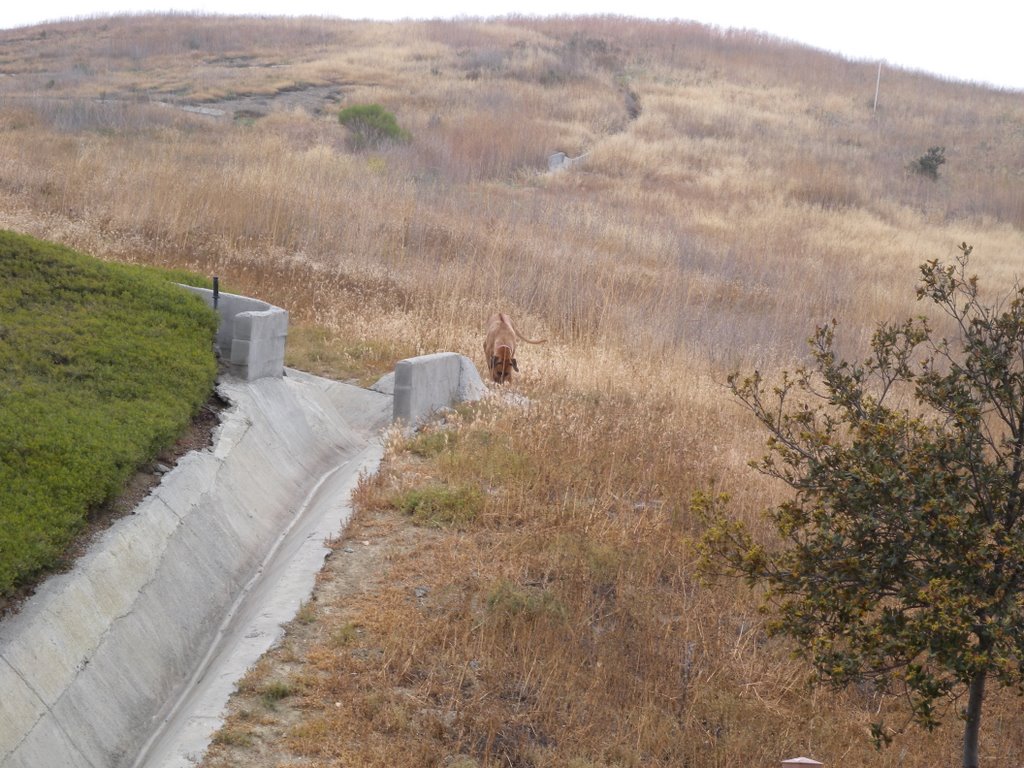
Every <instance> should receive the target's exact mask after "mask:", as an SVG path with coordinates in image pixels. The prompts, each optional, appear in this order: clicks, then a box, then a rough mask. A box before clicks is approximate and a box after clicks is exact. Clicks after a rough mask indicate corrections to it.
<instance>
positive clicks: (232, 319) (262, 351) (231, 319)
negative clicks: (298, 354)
mask: <svg viewBox="0 0 1024 768" xmlns="http://www.w3.org/2000/svg"><path fill="white" fill-rule="evenodd" d="M183 287H184V288H187V289H188V290H190V291H192V292H193V293H196V294H198V295H199V296H202V297H203V299H204V300H205V301H206V304H207V305H208V306H210V307H212V306H213V291H211V290H208V289H206V288H195V287H193V286H190V285H186V286H183ZM216 309H217V312H218V314H219V315H220V327H219V328H218V329H217V340H216V344H217V351H218V353H219V354H220V356H221V359H222V360H226V361H227V362H228V365H229V366H230V371H231V373H232V374H233V375H235V376H238V377H239V378H240V379H245V380H246V381H252V380H253V379H260V378H263V377H264V376H281V375H282V373H283V372H284V347H285V341H286V340H287V338H288V312H287V311H286V310H283V309H281V308H280V307H275V306H274V305H273V304H268V303H267V302H265V301H260V300H259V299H252V298H249V297H248V296H237V295H235V294H233V293H219V294H218V297H217V307H216Z"/></svg>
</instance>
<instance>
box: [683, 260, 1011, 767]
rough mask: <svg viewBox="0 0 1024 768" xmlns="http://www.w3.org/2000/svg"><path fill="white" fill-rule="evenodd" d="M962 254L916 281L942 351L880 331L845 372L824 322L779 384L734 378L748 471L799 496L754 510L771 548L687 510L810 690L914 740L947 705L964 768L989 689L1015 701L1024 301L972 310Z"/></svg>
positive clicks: (881, 731)
mask: <svg viewBox="0 0 1024 768" xmlns="http://www.w3.org/2000/svg"><path fill="white" fill-rule="evenodd" d="M970 253H971V248H970V247H969V246H967V245H966V244H963V245H961V246H960V253H959V254H958V255H957V258H956V260H955V263H953V264H951V265H943V264H940V263H939V262H938V261H930V262H927V263H925V264H924V265H922V267H921V275H922V279H921V282H920V286H919V288H918V299H919V300H920V299H927V300H930V301H931V302H934V304H935V305H936V306H937V307H939V308H940V309H941V310H942V311H943V312H945V314H947V315H948V316H949V317H950V318H951V319H952V322H953V325H954V326H955V328H956V334H954V338H953V339H952V340H949V339H946V338H938V337H937V334H936V333H935V332H934V331H933V330H932V328H931V327H930V326H929V324H928V322H927V321H926V320H925V319H924V318H916V319H911V320H907V321H905V322H903V323H897V324H881V325H880V326H879V327H878V328H877V330H876V332H875V334H874V336H873V339H872V342H871V354H870V356H869V357H868V358H867V359H866V360H864V361H863V362H860V363H850V362H846V361H843V360H841V359H839V357H838V356H837V354H836V352H835V348H834V330H835V323H834V321H833V323H832V324H831V325H829V326H826V327H823V328H819V329H818V330H817V331H816V333H815V334H814V336H813V337H812V339H811V348H812V359H813V364H810V365H808V366H807V367H804V368H799V369H797V370H796V372H795V373H794V374H789V373H787V374H785V375H784V376H783V377H782V380H781V383H780V384H778V385H777V386H774V387H773V386H769V385H767V384H766V383H765V382H764V380H763V379H762V377H761V376H760V375H759V374H758V373H756V372H755V373H754V374H753V375H752V376H747V377H740V376H739V375H738V374H733V376H731V377H730V379H729V384H730V388H731V390H732V392H733V393H734V395H735V396H736V397H737V398H738V400H739V401H740V402H741V403H742V404H744V405H745V406H746V407H747V408H748V409H749V410H750V411H751V412H752V413H753V414H754V416H756V417H757V419H758V420H759V421H760V423H761V424H762V425H763V426H764V427H765V428H766V430H767V432H768V436H769V439H768V453H767V454H766V455H765V456H764V457H763V458H762V459H761V460H760V461H759V462H758V463H756V464H755V466H756V467H757V468H758V469H759V470H760V471H761V472H763V473H765V474H766V475H768V476H771V477H774V478H778V479H779V480H782V481H783V482H784V483H786V484H787V485H788V486H789V487H790V488H791V489H792V490H793V491H794V493H793V495H792V497H791V499H790V500H788V501H786V502H784V503H782V504H780V505H779V506H777V507H775V508H773V509H770V510H768V512H767V517H768V519H769V520H770V522H771V523H772V527H773V528H774V529H775V531H777V533H778V534H779V538H780V540H781V545H779V546H774V545H773V546H769V545H766V544H760V543H758V542H757V541H756V540H755V538H754V537H753V536H752V535H751V533H750V531H749V530H748V529H747V528H745V527H744V526H743V525H742V524H740V523H738V522H736V521H734V520H732V519H730V517H729V516H728V515H727V514H726V509H725V506H724V503H725V501H726V499H725V497H719V498H717V499H716V498H710V497H706V496H705V497H700V498H698V499H697V500H696V503H697V505H698V507H700V508H701V510H702V511H703V513H704V514H705V516H706V518H707V519H708V521H709V527H708V530H707V532H706V534H705V537H704V540H703V543H702V545H703V547H704V555H705V564H706V565H711V566H712V567H719V568H720V567H721V566H725V567H724V570H725V571H726V572H729V573H732V574H739V575H742V576H744V577H746V578H747V579H748V580H749V581H750V582H751V583H760V584H763V585H765V586H766V590H765V604H764V607H765V609H766V610H767V611H768V612H769V614H770V616H771V620H770V623H769V629H770V631H772V632H774V633H780V634H782V635H786V636H789V637H791V638H793V639H794V640H795V641H796V642H797V645H798V648H799V649H800V652H801V653H803V654H804V655H805V656H806V657H807V658H808V659H809V660H810V661H811V662H812V663H813V665H814V667H815V668H816V670H817V671H818V672H819V673H820V675H821V678H822V680H823V681H827V682H830V683H831V684H833V685H835V686H836V687H844V686H846V685H848V684H851V683H855V682H859V683H864V682H871V683H873V684H874V685H875V686H876V689H877V690H878V691H879V692H881V693H890V694H895V693H898V694H902V695H904V696H905V697H906V699H907V700H908V701H909V704H910V712H909V715H910V718H912V719H913V720H916V721H917V722H918V723H920V724H921V725H923V726H924V727H926V728H929V729H931V728H934V727H935V726H936V725H937V724H938V722H939V714H940V712H939V710H940V708H941V707H942V705H943V703H955V702H959V705H957V704H954V705H955V706H962V707H963V709H962V712H961V714H962V716H963V719H964V723H965V726H964V738H963V765H964V766H965V768H976V766H977V765H978V759H979V726H980V724H981V713H982V703H983V700H984V695H985V685H986V682H987V681H989V680H994V681H996V682H998V683H999V684H1001V685H1004V686H1009V687H1012V688H1016V689H1018V690H1021V691H1024V484H1022V476H1024V288H1022V287H1021V286H1020V285H1016V286H1015V287H1014V289H1013V290H1012V292H1011V293H1010V294H1009V295H1008V296H1006V297H1005V298H1004V299H1003V300H1002V301H999V302H997V303H996V304H994V305H993V304H986V303H984V302H982V300H981V299H980V298H979V293H978V283H977V278H976V277H973V276H972V277H968V276H967V267H968V261H969V256H970ZM964 696H966V703H965V704H964V703H963V699H964ZM908 721H909V718H908ZM872 731H873V735H874V737H875V739H876V741H877V742H878V743H879V744H881V743H887V742H888V741H889V740H890V739H891V738H892V734H893V733H894V730H893V729H891V728H888V727H886V726H885V724H883V723H876V724H875V725H874V726H873V727H872ZM895 732H898V729H897V730H896V731H895Z"/></svg>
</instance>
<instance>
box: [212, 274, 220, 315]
mask: <svg viewBox="0 0 1024 768" xmlns="http://www.w3.org/2000/svg"><path fill="white" fill-rule="evenodd" d="M219 298H220V278H219V277H214V278H213V308H214V309H216V308H217V300H218V299H219Z"/></svg>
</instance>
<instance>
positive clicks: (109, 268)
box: [0, 231, 217, 595]
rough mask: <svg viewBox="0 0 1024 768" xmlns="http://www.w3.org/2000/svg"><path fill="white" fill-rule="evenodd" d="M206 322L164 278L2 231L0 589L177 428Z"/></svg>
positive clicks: (45, 554)
mask: <svg viewBox="0 0 1024 768" xmlns="http://www.w3.org/2000/svg"><path fill="white" fill-rule="evenodd" d="M176 277H178V278H180V277H181V276H180V275H177V276H176ZM216 329H217V316H216V314H215V313H214V312H213V311H212V310H210V309H209V308H207V307H206V305H205V304H204V302H203V301H202V300H201V299H199V298H198V297H196V296H194V295H192V294H191V293H189V292H188V291H184V290H182V289H181V288H180V287H179V286H176V285H174V284H173V283H172V282H170V281H169V280H168V278H167V276H166V275H165V274H163V273H159V272H158V271H156V270H152V269H142V268H138V267H131V266H127V265H119V264H107V263H104V262H101V261H99V260H97V259H94V258H91V257H89V256H85V255H82V254H78V253H75V252H74V251H71V250H69V249H66V248H63V247H60V246H57V245H53V244H50V243H45V242H42V241H39V240H35V239H33V238H29V237H25V236H22V235H18V234H15V233H12V232H5V231H0V489H2V492H0V595H3V594H9V593H10V592H11V591H12V590H13V588H15V587H16V586H17V585H18V584H19V583H22V582H24V581H25V580H27V579H29V578H31V577H32V576H33V575H34V574H36V573H38V572H40V571H42V570H44V569H46V568H49V567H52V566H53V565H55V564H56V563H58V562H59V561H60V559H61V557H62V555H63V553H64V551H65V549H66V547H67V545H68V543H69V542H70V540H71V539H72V538H73V537H74V535H75V534H76V533H77V532H78V531H79V530H81V528H82V526H83V525H84V523H85V522H86V520H87V518H88V515H89V513H90V511H91V510H93V509H94V508H96V507H97V506H98V505H101V504H103V503H104V502H105V501H108V500H109V499H111V498H112V497H114V496H116V495H117V494H118V493H120V491H121V490H122V489H123V487H124V484H125V482H126V481H127V479H128V478H129V477H130V476H131V474H132V473H133V472H135V471H136V469H137V468H138V467H139V466H141V465H143V464H145V463H146V462H147V461H149V460H151V459H152V458H154V457H155V456H156V455H157V454H158V453H159V452H160V451H161V450H163V449H164V448H166V447H167V446H169V445H170V444H172V443H173V441H174V440H175V439H176V438H177V436H178V435H179V434H180V433H181V431H182V430H183V429H184V428H185V427H186V426H187V425H188V423H189V421H190V419H191V418H192V416H193V415H194V414H195V412H196V411H197V410H198V408H199V407H200V406H201V405H202V404H203V403H204V402H205V401H206V400H207V399H208V397H209V395H210V392H211V391H212V388H213V384H214V380H215V377H216V373H217V362H216V356H215V354H214V351H213V338H214V334H215V333H216Z"/></svg>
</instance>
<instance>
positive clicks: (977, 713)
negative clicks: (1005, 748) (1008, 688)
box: [963, 670, 985, 768]
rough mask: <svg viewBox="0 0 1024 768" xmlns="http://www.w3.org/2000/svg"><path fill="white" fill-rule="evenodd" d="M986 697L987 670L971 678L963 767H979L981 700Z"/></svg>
mask: <svg viewBox="0 0 1024 768" xmlns="http://www.w3.org/2000/svg"><path fill="white" fill-rule="evenodd" d="M984 698H985V671H984V670H982V671H981V672H978V674H976V675H975V676H974V679H973V680H971V687H970V689H969V694H968V697H967V717H966V720H967V722H966V723H965V725H964V764H963V768H978V731H979V729H980V728H981V702H982V700H983V699H984Z"/></svg>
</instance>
